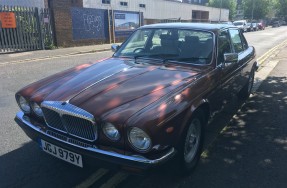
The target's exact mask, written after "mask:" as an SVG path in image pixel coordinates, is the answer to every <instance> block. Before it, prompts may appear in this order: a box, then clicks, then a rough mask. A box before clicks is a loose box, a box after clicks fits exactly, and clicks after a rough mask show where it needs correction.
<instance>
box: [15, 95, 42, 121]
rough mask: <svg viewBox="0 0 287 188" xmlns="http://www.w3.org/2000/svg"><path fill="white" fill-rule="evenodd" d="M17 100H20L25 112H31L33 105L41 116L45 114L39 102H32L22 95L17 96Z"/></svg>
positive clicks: (33, 108) (19, 103)
mask: <svg viewBox="0 0 287 188" xmlns="http://www.w3.org/2000/svg"><path fill="white" fill-rule="evenodd" d="M17 102H18V105H19V107H20V109H21V110H22V111H23V112H24V113H31V107H32V110H33V111H34V112H35V114H36V115H37V116H40V117H42V116H43V111H42V109H41V107H40V106H39V105H38V104H37V103H35V102H32V103H31V104H30V103H29V101H28V100H27V99H25V98H24V97H23V96H20V95H19V96H18V97H17Z"/></svg>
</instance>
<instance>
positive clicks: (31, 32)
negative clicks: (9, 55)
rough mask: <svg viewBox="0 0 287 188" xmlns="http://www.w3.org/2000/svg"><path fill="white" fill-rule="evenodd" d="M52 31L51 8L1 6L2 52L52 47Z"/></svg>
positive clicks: (0, 44)
mask: <svg viewBox="0 0 287 188" xmlns="http://www.w3.org/2000/svg"><path fill="white" fill-rule="evenodd" d="M13 22H15V23H13ZM52 31H53V29H52V24H51V16H50V11H49V9H38V8H31V7H18V6H13V7H11V6H0V53H1V52H2V53H3V52H4V53H5V52H18V51H30V50H40V49H45V46H46V47H50V46H51V45H53V43H54V42H53V32H52Z"/></svg>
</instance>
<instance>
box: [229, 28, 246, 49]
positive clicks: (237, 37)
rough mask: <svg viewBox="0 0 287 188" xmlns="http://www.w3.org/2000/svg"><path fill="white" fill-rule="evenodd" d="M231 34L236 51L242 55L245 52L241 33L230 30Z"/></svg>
mask: <svg viewBox="0 0 287 188" xmlns="http://www.w3.org/2000/svg"><path fill="white" fill-rule="evenodd" d="M229 33H230V38H231V42H232V44H233V47H234V51H235V52H236V53H240V52H242V51H244V48H243V44H242V41H241V37H240V33H239V31H238V30H237V29H230V30H229Z"/></svg>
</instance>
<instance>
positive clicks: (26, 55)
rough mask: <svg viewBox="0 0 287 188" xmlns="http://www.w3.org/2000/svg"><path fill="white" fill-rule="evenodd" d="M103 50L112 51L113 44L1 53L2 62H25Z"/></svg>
mask: <svg viewBox="0 0 287 188" xmlns="http://www.w3.org/2000/svg"><path fill="white" fill-rule="evenodd" d="M101 51H111V44H100V45H90V46H79V47H70V48H57V49H53V50H38V51H27V52H20V53H6V54H1V58H0V64H6V63H13V62H23V61H37V60H44V59H51V58H59V57H65V56H73V55H78V54H85V53H95V52H101Z"/></svg>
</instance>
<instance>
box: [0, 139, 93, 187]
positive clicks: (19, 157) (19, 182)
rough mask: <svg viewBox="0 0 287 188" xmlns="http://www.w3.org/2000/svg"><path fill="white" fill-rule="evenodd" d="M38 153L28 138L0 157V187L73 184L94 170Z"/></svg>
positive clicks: (63, 185)
mask: <svg viewBox="0 0 287 188" xmlns="http://www.w3.org/2000/svg"><path fill="white" fill-rule="evenodd" d="M95 170H96V169H95V168H85V169H82V168H79V167H74V166H73V165H70V164H68V163H66V162H64V161H61V160H58V159H56V158H54V157H53V156H49V155H47V154H46V153H44V152H42V151H41V150H40V148H39V146H38V145H37V143H34V142H32V141H30V142H28V143H25V144H23V146H22V147H20V148H18V149H16V150H13V151H11V152H9V153H7V154H4V155H2V156H0V177H1V178H0V179H1V181H0V187H3V188H4V187H29V188H33V187H35V188H39V187H41V188H43V187H47V188H48V187H74V186H76V185H78V184H80V183H81V182H82V181H83V180H85V179H86V178H87V177H89V175H90V174H92V173H93V172H95Z"/></svg>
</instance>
